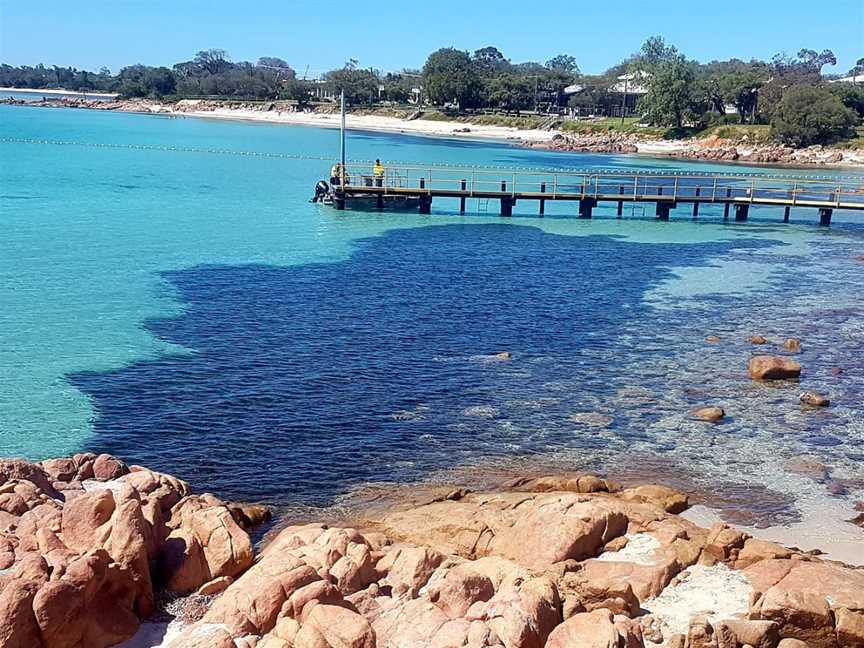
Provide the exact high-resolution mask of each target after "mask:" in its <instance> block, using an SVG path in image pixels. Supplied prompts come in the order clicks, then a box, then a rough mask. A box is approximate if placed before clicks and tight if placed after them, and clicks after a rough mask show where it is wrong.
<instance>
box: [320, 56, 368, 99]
mask: <svg viewBox="0 0 864 648" xmlns="http://www.w3.org/2000/svg"><path fill="white" fill-rule="evenodd" d="M324 78H325V79H326V80H327V81H329V82H330V83H332V84H333V87H334V88H335V89H336V91H337V92H339V91H343V90H344V91H345V101H347V102H348V103H349V104H361V103H367V104H368V103H372V102H373V101H375V100H376V99H377V98H378V86H379V85H380V79H379V78H378V75H377V74H376V73H375V72H373V71H372V70H361V69H359V68H356V67H348V66H347V65H346V67H343V68H342V69H341V70H332V71H331V72H328V73H327V74H326V75H325V77H324Z"/></svg>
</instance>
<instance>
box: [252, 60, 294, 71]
mask: <svg viewBox="0 0 864 648" xmlns="http://www.w3.org/2000/svg"><path fill="white" fill-rule="evenodd" d="M258 66H259V67H267V68H278V69H280V70H291V76H294V70H292V69H291V66H290V65H288V63H287V62H286V61H284V60H282V59H281V58H279V57H277V56H262V57H261V58H259V59H258Z"/></svg>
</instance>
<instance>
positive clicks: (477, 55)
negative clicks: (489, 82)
mask: <svg viewBox="0 0 864 648" xmlns="http://www.w3.org/2000/svg"><path fill="white" fill-rule="evenodd" d="M473 58H474V65H475V67H476V69H477V73H478V74H480V76H487V77H491V76H494V75H496V74H501V73H502V72H506V71H507V70H508V69H509V67H510V61H508V60H507V59H506V58H504V55H503V54H502V53H501V52H500V51H499V50H498V48H497V47H491V46H490V47H483V48H481V49H478V50H476V51H475V52H474V57H473Z"/></svg>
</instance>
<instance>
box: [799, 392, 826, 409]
mask: <svg viewBox="0 0 864 648" xmlns="http://www.w3.org/2000/svg"><path fill="white" fill-rule="evenodd" d="M799 400H800V401H801V403H802V404H804V405H811V406H813V407H828V406H829V405H830V404H831V399H829V398H828V397H827V396H823V395H822V394H817V393H816V392H804V393H803V394H801V396H800V397H799Z"/></svg>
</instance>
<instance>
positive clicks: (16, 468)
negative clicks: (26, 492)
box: [0, 459, 60, 498]
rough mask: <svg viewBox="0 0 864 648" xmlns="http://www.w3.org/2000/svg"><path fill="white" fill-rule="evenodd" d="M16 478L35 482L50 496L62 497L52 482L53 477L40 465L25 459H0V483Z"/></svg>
mask: <svg viewBox="0 0 864 648" xmlns="http://www.w3.org/2000/svg"><path fill="white" fill-rule="evenodd" d="M15 479H17V480H22V481H29V482H31V483H33V485H35V486H36V488H38V489H39V490H41V491H42V492H43V493H44V494H45V495H48V496H49V497H53V498H59V497H60V494H59V493H58V492H57V491H56V490H55V489H54V486H53V485H52V484H51V481H52V480H51V478H50V477H49V476H48V475H47V474H46V473H45V471H44V470H42V468H41V467H40V466H38V465H36V464H33V463H30V462H29V461H24V460H23V459H0V485H3V484H5V483H6V482H8V481H11V480H15Z"/></svg>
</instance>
